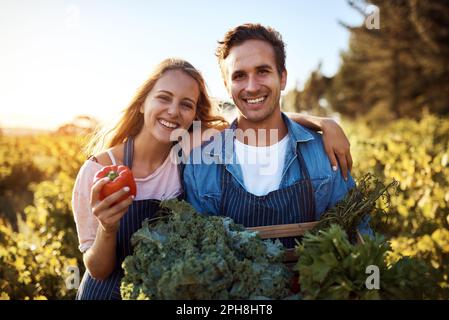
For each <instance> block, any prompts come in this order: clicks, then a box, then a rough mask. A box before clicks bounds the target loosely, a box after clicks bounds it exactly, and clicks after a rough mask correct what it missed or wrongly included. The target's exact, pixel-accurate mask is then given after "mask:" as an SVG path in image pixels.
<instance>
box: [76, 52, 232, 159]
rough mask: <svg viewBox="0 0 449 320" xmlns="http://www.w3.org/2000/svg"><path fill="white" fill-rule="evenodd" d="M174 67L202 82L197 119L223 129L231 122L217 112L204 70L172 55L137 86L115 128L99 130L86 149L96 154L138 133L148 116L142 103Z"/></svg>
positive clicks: (86, 151)
mask: <svg viewBox="0 0 449 320" xmlns="http://www.w3.org/2000/svg"><path fill="white" fill-rule="evenodd" d="M170 70H181V71H183V72H185V73H186V74H187V75H189V76H191V77H192V78H193V79H195V80H196V82H197V83H198V87H199V91H200V97H199V99H198V103H197V108H196V120H199V121H201V126H202V127H203V128H205V129H208V128H215V129H218V130H222V129H224V128H225V127H226V126H228V122H227V121H226V120H225V118H223V117H222V116H220V115H218V114H217V113H216V111H215V109H216V108H215V106H214V105H213V104H212V102H211V99H210V98H209V95H208V93H207V88H206V83H205V81H204V79H203V76H202V75H201V73H200V72H199V71H198V70H197V69H195V67H194V66H192V65H191V64H190V63H189V62H187V61H185V60H182V59H176V58H169V59H165V60H163V61H162V62H161V63H159V64H158V65H157V66H156V68H155V69H154V70H153V72H152V73H151V74H150V76H149V77H148V79H147V80H146V81H145V82H144V83H143V85H142V86H141V87H140V88H139V89H138V90H137V92H136V94H135V95H134V97H133V99H132V100H131V102H130V103H129V105H128V106H127V107H126V108H125V109H124V110H123V115H122V116H121V118H120V120H119V121H118V122H117V124H116V125H115V126H114V127H113V128H112V129H106V127H104V128H101V129H100V130H97V131H96V132H95V134H94V135H93V137H92V138H91V139H90V141H89V142H88V144H87V146H86V148H85V153H86V154H87V155H96V154H98V153H100V152H102V151H104V150H106V149H109V148H112V147H114V146H116V145H119V144H121V143H123V142H124V141H125V140H126V138H127V137H129V136H131V137H135V136H136V135H137V134H138V133H139V132H140V130H141V129H142V127H143V124H144V116H143V114H142V113H141V112H140V107H141V105H142V104H143V103H144V102H145V99H146V97H147V96H148V93H149V92H150V91H151V90H152V89H153V87H154V85H155V84H156V82H157V81H158V80H159V79H160V78H161V76H162V75H163V74H164V73H165V72H167V71H170Z"/></svg>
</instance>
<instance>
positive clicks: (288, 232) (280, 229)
mask: <svg viewBox="0 0 449 320" xmlns="http://www.w3.org/2000/svg"><path fill="white" fill-rule="evenodd" d="M317 224H318V221H314V222H304V223H292V224H279V225H271V226H261V227H251V228H246V229H247V230H249V231H257V232H258V234H259V236H260V237H261V238H262V239H277V238H287V237H300V236H303V235H304V234H305V233H306V232H307V231H309V230H312V229H313V228H314V227H315V226H316V225H317ZM357 242H358V243H363V242H364V241H363V238H362V236H361V234H360V233H359V231H357ZM296 261H298V256H297V255H296V253H295V249H294V248H291V249H286V251H285V256H284V262H285V263H286V264H289V265H291V264H293V263H295V262H296Z"/></svg>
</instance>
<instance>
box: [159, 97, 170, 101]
mask: <svg viewBox="0 0 449 320" xmlns="http://www.w3.org/2000/svg"><path fill="white" fill-rule="evenodd" d="M159 99H161V100H163V101H170V98H169V97H167V96H159Z"/></svg>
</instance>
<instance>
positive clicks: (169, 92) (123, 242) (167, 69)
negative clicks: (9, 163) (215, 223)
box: [72, 59, 350, 299]
mask: <svg viewBox="0 0 449 320" xmlns="http://www.w3.org/2000/svg"><path fill="white" fill-rule="evenodd" d="M296 117H297V120H298V122H300V123H301V124H304V125H308V126H309V127H312V128H315V129H317V128H318V127H316V126H315V125H314V124H313V122H309V121H310V120H312V121H314V120H317V118H311V117H308V118H303V117H300V116H298V115H296ZM195 119H196V120H200V121H201V124H202V127H203V128H204V129H206V128H216V129H224V128H225V127H226V126H227V122H226V120H225V119H224V118H222V117H220V116H217V115H214V114H213V110H212V104H211V102H210V99H209V97H208V95H207V91H206V86H205V82H204V80H203V78H202V76H201V75H200V73H199V72H198V71H197V70H196V69H195V68H194V67H193V66H192V65H191V64H189V63H188V62H186V61H183V60H178V59H167V60H164V61H162V62H161V63H160V64H159V65H158V66H157V68H156V69H155V70H154V72H153V73H152V74H151V76H150V77H149V79H148V80H147V81H146V82H145V83H144V84H143V86H142V87H141V88H140V89H139V90H138V92H137V94H136V96H135V97H134V98H133V99H132V101H131V103H130V104H129V106H128V107H127V108H126V109H125V111H124V114H123V116H122V118H121V119H120V121H119V122H118V124H117V125H116V126H115V128H114V129H113V130H112V131H110V132H108V133H106V134H101V133H100V134H98V135H97V136H96V137H95V138H94V139H93V140H92V141H91V143H90V145H89V150H91V151H92V150H94V151H95V152H94V153H95V154H98V155H97V156H96V157H91V158H90V159H89V160H88V161H86V162H85V163H84V164H83V166H82V167H81V169H80V172H79V174H78V176H77V179H76V182H75V187H74V190H73V198H72V206H73V212H74V217H75V221H76V226H77V232H78V238H79V242H80V247H79V248H80V250H81V251H82V252H83V260H84V264H85V266H86V272H85V274H84V277H83V280H82V282H81V285H80V288H79V290H78V293H77V299H120V280H121V278H122V276H123V270H122V268H121V263H122V261H123V259H124V258H125V257H126V256H127V255H130V254H132V248H131V245H130V238H131V235H132V234H133V233H134V232H135V231H137V230H138V229H139V228H140V227H141V224H142V221H143V220H144V219H146V218H150V217H152V216H153V215H154V213H155V212H156V211H157V209H158V204H159V201H160V200H163V199H170V198H175V197H181V195H182V185H181V178H180V176H179V172H180V170H178V167H177V165H176V164H175V162H174V161H171V160H170V159H174V158H175V157H174V149H175V148H172V146H173V143H172V142H171V140H170V135H171V134H172V132H173V131H174V130H177V129H191V127H192V123H193V121H194V120H195ZM319 120H322V119H319ZM325 125H326V126H328V129H329V130H331V132H336V135H335V136H333V137H332V139H331V140H337V145H343V146H344V145H345V143H347V140H346V137H345V136H344V133H342V131H340V130H341V129H340V128H339V127H338V125H336V124H335V123H332V122H327V123H325ZM323 131H325V130H323ZM326 132H327V131H326ZM324 140H325V141H326V140H329V138H326V136H324ZM105 141H106V143H105ZM327 143H329V141H327ZM104 145H105V146H106V148H107V151H105V152H104V151H102V149H103V146H104ZM330 148H331V149H332V148H333V146H330ZM340 149H341V148H340ZM98 150H100V151H101V152H99V151H98ZM335 152H337V153H342V152H340V151H339V150H337V151H335ZM91 154H92V153H91ZM331 154H332V156H334V150H332V151H331ZM349 157H350V156H349ZM111 164H124V165H127V166H128V167H130V168H131V170H132V172H133V175H134V177H135V179H136V184H137V195H136V197H135V198H134V197H132V196H131V195H130V196H129V197H128V198H127V199H126V200H123V201H122V202H120V203H118V204H114V203H115V202H116V201H117V200H118V199H119V198H121V197H122V196H123V195H126V194H128V192H129V190H126V189H123V190H120V191H117V192H116V193H114V194H112V195H110V196H108V197H106V198H105V199H104V200H102V201H100V200H99V191H100V190H101V188H102V187H103V185H104V184H106V183H107V182H108V178H104V179H102V180H100V181H98V182H96V183H95V184H93V178H94V176H95V174H96V172H97V171H99V170H100V169H101V168H102V167H104V166H107V165H111ZM113 204H114V205H113ZM125 213H127V214H126V215H125Z"/></svg>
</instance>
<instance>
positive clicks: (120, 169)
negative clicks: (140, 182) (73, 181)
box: [90, 166, 136, 234]
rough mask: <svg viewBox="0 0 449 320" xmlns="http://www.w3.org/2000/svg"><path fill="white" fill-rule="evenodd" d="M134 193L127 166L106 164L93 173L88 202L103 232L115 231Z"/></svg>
mask: <svg viewBox="0 0 449 320" xmlns="http://www.w3.org/2000/svg"><path fill="white" fill-rule="evenodd" d="M135 195H136V183H135V181H134V177H133V176H132V173H131V171H130V170H129V169H128V168H127V167H125V166H108V167H105V168H103V169H102V170H101V171H99V172H98V173H97V174H96V175H95V179H94V185H93V186H92V189H91V197H90V198H91V203H90V204H91V208H92V213H93V214H94V215H95V216H96V217H97V219H98V221H99V223H100V226H101V227H102V229H103V231H104V232H105V233H108V234H112V233H114V234H115V233H116V232H117V230H118V228H119V225H120V219H121V218H122V217H123V215H124V214H125V213H126V211H127V210H128V207H129V206H130V205H131V203H132V202H133V199H134V197H135Z"/></svg>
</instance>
